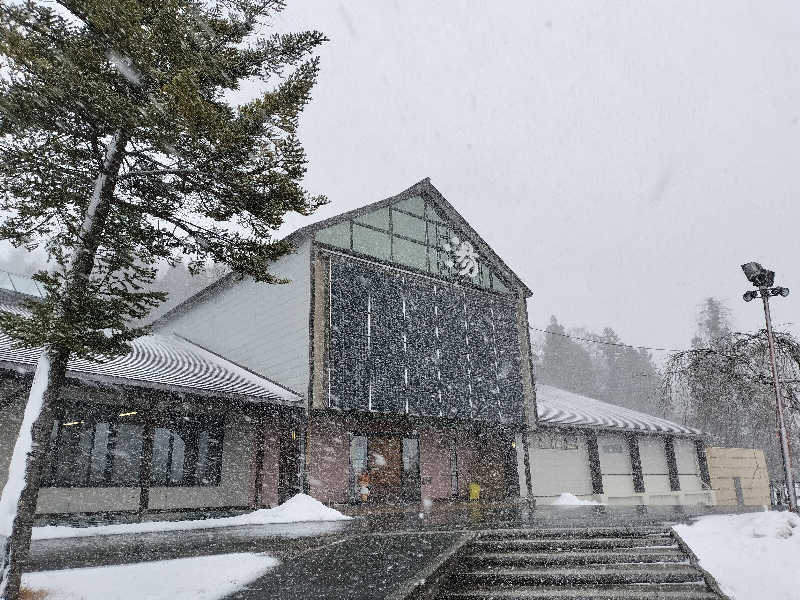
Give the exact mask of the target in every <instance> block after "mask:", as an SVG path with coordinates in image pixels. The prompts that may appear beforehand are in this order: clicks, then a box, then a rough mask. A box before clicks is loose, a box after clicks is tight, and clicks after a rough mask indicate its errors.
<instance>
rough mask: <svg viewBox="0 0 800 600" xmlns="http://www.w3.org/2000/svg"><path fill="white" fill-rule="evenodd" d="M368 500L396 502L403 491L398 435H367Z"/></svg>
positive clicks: (399, 439) (401, 458)
mask: <svg viewBox="0 0 800 600" xmlns="http://www.w3.org/2000/svg"><path fill="white" fill-rule="evenodd" d="M369 466H370V468H369V481H370V486H369V487H370V500H375V502H388V503H397V502H399V501H400V499H401V497H402V491H403V454H402V446H401V438H400V437H395V436H392V437H389V436H375V437H373V436H370V437H369Z"/></svg>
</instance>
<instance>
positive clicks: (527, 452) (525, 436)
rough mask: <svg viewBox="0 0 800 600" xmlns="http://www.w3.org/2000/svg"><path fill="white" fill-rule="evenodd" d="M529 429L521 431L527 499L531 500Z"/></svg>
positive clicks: (531, 480) (531, 476)
mask: <svg viewBox="0 0 800 600" xmlns="http://www.w3.org/2000/svg"><path fill="white" fill-rule="evenodd" d="M529 438H530V431H529V430H528V428H527V427H526V428H525V431H523V432H522V452H523V453H524V458H523V464H524V465H525V485H526V486H528V500H530V501H532V500H533V473H532V471H531V449H530V439H529Z"/></svg>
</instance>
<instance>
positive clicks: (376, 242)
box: [353, 224, 391, 260]
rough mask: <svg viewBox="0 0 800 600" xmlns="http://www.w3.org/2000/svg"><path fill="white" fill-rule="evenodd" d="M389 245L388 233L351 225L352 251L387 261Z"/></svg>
mask: <svg viewBox="0 0 800 600" xmlns="http://www.w3.org/2000/svg"><path fill="white" fill-rule="evenodd" d="M390 244H391V241H390V238H389V234H388V233H383V232H381V231H375V230H374V229H369V228H368V227H362V226H361V225H357V224H356V225H353V251H355V252H360V253H361V254H369V255H370V256H374V257H376V258H380V259H383V260H389V251H390V248H391V246H390Z"/></svg>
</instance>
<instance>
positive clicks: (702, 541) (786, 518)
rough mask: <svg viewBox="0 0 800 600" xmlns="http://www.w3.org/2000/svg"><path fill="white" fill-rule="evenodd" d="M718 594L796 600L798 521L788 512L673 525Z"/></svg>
mask: <svg viewBox="0 0 800 600" xmlns="http://www.w3.org/2000/svg"><path fill="white" fill-rule="evenodd" d="M675 531H677V532H678V534H679V535H680V536H681V537H682V538H683V539H684V540H686V543H687V544H689V546H690V547H691V548H692V551H693V552H694V553H695V554H696V555H697V557H698V558H699V559H700V565H701V566H702V567H703V568H704V569H705V570H706V571H708V572H709V573H711V574H712V575H713V576H714V577H715V578H716V580H717V581H718V582H719V584H720V586H721V587H722V591H723V592H725V593H726V594H728V595H729V596H730V597H731V598H735V599H736V600H762V599H763V598H769V599H770V600H797V599H798V598H800V587H799V586H798V581H800V580H798V573H800V517H798V516H797V515H795V514H792V513H788V512H775V511H770V512H759V513H748V514H743V515H712V516H706V517H700V518H699V519H698V520H697V521H696V522H695V523H693V524H692V525H676V526H675Z"/></svg>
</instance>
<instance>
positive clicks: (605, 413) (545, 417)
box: [536, 385, 701, 435]
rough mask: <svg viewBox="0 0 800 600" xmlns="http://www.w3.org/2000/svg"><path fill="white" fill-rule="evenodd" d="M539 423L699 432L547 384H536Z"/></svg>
mask: <svg viewBox="0 0 800 600" xmlns="http://www.w3.org/2000/svg"><path fill="white" fill-rule="evenodd" d="M536 406H537V408H538V412H539V422H540V423H542V424H544V425H573V426H576V427H603V428H607V429H621V430H634V431H649V432H662V433H677V434H683V435H700V433H701V432H700V430H699V429H694V428H692V427H684V426H683V425H678V424H677V423H673V422H672V421H667V420H666V419H661V418H659V417H653V416H651V415H647V414H645V413H640V412H638V411H635V410H631V409H629V408H623V407H622V406H616V405H615V404H609V403H608V402H602V401H600V400H595V399H594V398H589V397H588V396H581V395H580V394H574V393H572V392H567V391H565V390H561V389H559V388H555V387H551V386H549V385H537V386H536Z"/></svg>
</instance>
